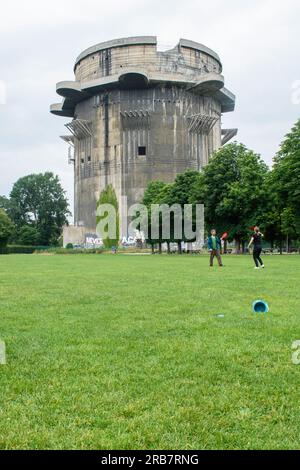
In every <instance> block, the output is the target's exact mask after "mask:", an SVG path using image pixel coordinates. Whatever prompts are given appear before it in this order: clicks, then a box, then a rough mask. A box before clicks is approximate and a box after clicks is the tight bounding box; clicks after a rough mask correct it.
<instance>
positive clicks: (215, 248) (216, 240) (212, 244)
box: [207, 229, 223, 267]
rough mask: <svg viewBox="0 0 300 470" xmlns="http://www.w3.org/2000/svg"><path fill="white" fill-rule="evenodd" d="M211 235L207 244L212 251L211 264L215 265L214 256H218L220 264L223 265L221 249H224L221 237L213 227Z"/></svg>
mask: <svg viewBox="0 0 300 470" xmlns="http://www.w3.org/2000/svg"><path fill="white" fill-rule="evenodd" d="M210 233H211V235H210V237H208V240H207V245H208V249H209V252H210V266H211V267H212V266H213V265H214V257H215V256H216V257H217V260H218V263H219V266H220V267H222V266H223V263H222V258H221V254H220V253H221V249H222V243H221V239H220V237H218V236H217V232H216V230H215V229H212V231H211V232H210Z"/></svg>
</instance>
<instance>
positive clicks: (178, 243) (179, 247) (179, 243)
mask: <svg viewBox="0 0 300 470" xmlns="http://www.w3.org/2000/svg"><path fill="white" fill-rule="evenodd" d="M177 246H178V254H179V255H182V248H181V242H177Z"/></svg>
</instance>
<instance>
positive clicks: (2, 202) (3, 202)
mask: <svg viewBox="0 0 300 470" xmlns="http://www.w3.org/2000/svg"><path fill="white" fill-rule="evenodd" d="M9 207H10V201H9V199H8V198H7V197H6V196H0V209H3V210H5V211H6V212H8V211H9Z"/></svg>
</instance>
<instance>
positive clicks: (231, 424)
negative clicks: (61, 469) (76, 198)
mask: <svg viewBox="0 0 300 470" xmlns="http://www.w3.org/2000/svg"><path fill="white" fill-rule="evenodd" d="M225 262H226V267H225V268H224V269H219V268H218V267H217V266H215V268H213V269H210V268H209V267H208V257H205V256H203V257H202V256H182V257H180V256H128V255H117V256H112V255H66V256H59V255H56V256H42V255H10V256H0V319H1V321H0V339H1V340H3V341H5V343H6V351H7V364H6V365H0V448H1V449H8V448H12V449H19V448H22V449H139V448H143V449H238V448H241V449H266V448H269V449H271V448H272V449H279V448H280V449H289V448H294V449H295V448H297V449H299V448H300V393H299V392H300V366H295V365H293V363H292V360H291V357H292V350H291V345H292V342H293V341H295V340H300V321H299V318H300V306H299V300H300V289H299V279H300V256H283V257H280V256H273V257H272V256H269V257H265V263H266V267H267V268H266V269H265V270H264V271H263V270H260V271H255V270H254V269H253V264H252V259H251V258H250V257H249V256H244V257H242V256H240V257H239V256H230V257H227V258H225ZM260 298H263V299H265V300H266V301H268V302H269V305H270V313H269V314H268V315H254V314H253V313H252V311H251V304H252V301H253V300H255V299H260ZM218 314H224V315H225V316H224V318H220V317H217V315H218Z"/></svg>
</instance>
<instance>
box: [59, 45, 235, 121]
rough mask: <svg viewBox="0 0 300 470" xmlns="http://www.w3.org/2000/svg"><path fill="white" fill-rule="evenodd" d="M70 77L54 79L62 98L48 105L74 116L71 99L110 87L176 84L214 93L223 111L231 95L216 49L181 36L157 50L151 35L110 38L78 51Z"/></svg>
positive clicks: (228, 106) (227, 108)
mask: <svg viewBox="0 0 300 470" xmlns="http://www.w3.org/2000/svg"><path fill="white" fill-rule="evenodd" d="M74 73H75V81H63V82H59V83H58V84H57V86H56V91H57V93H58V94H59V95H61V96H62V97H63V98H64V100H63V102H62V103H59V104H54V105H52V106H51V108H50V110H51V112H52V113H53V114H56V115H59V116H68V117H72V116H74V110H75V107H76V104H77V103H79V102H80V101H82V100H84V99H87V98H89V97H90V96H93V95H95V94H97V93H100V92H101V91H105V90H110V89H115V88H119V89H136V88H148V87H153V86H156V85H159V84H165V85H167V86H171V85H176V86H180V87H183V88H185V89H186V90H187V91H190V92H192V93H196V94H200V95H203V96H214V97H215V98H216V99H217V100H218V101H220V103H221V106H222V112H228V111H233V109H234V104H235V97H234V95H233V94H232V93H230V92H229V91H228V90H227V89H226V88H224V77H223V76H222V64H221V61H220V58H219V56H218V54H216V53H215V52H214V51H213V50H211V49H209V48H208V47H206V46H204V45H202V44H198V43H197V42H194V41H190V40H186V39H180V41H179V43H178V44H177V45H176V46H175V47H174V48H173V49H170V50H167V51H159V50H158V49H157V39H156V37H154V36H139V37H130V38H122V39H115V40H112V41H107V42H103V43H100V44H97V45H95V46H92V47H90V48H88V49H86V50H85V51H83V52H82V53H81V54H80V55H79V56H78V58H77V59H76V62H75V67H74Z"/></svg>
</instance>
